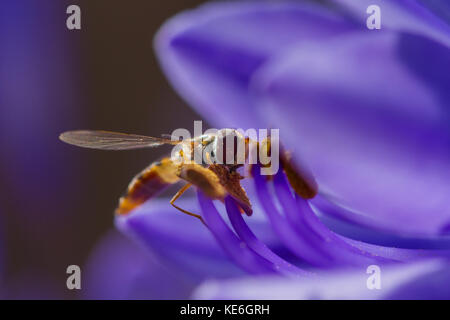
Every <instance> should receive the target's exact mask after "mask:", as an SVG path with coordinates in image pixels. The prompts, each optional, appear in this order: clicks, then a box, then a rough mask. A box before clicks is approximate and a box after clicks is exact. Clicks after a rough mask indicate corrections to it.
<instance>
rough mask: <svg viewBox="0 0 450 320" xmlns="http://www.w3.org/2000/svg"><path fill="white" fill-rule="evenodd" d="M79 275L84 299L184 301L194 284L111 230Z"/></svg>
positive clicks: (97, 246)
mask: <svg viewBox="0 0 450 320" xmlns="http://www.w3.org/2000/svg"><path fill="white" fill-rule="evenodd" d="M83 273H84V275H83V278H84V279H85V281H83V283H84V284H85V285H83V290H82V294H83V298H84V299H187V298H188V297H189V293H190V292H191V290H192V288H193V286H194V285H195V284H196V282H193V281H192V279H190V278H188V277H186V275H184V277H183V276H182V275H181V274H180V273H179V272H176V271H175V270H173V269H170V268H167V266H165V265H162V264H160V263H159V262H158V260H157V259H156V257H154V256H152V255H150V254H149V253H148V252H146V251H145V250H144V249H143V248H141V247H140V246H137V245H136V244H134V243H133V242H132V241H130V240H129V239H127V238H125V237H124V236H122V235H120V234H119V233H118V232H117V231H114V230H112V231H110V232H108V233H107V234H106V235H105V236H104V237H103V238H102V239H101V240H100V241H99V243H98V244H97V245H96V247H95V248H94V250H93V252H92V253H91V256H90V258H89V260H88V263H87V265H86V266H85V267H84V268H83Z"/></svg>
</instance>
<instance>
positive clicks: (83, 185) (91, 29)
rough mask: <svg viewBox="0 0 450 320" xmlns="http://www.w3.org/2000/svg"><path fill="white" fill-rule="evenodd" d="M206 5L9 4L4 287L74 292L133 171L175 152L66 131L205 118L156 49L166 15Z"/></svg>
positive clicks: (0, 87)
mask: <svg viewBox="0 0 450 320" xmlns="http://www.w3.org/2000/svg"><path fill="white" fill-rule="evenodd" d="M200 3H201V1H196V0H184V1H180V0H171V1H148V0H133V1H123V0H122V1H112V0H95V1H92V0H86V1H80V0H74V1H50V0H42V1H13V0H6V1H2V4H1V5H0V6H1V7H0V9H1V11H0V18H1V22H0V27H1V28H0V29H1V31H0V35H1V37H0V45H1V49H0V51H1V53H0V57H1V59H0V64H1V65H0V107H1V109H0V110H1V113H0V116H1V118H0V137H1V138H0V139H1V140H0V141H1V143H2V157H1V159H0V168H1V169H0V170H1V171H0V174H1V177H2V179H1V180H0V195H1V196H0V200H1V204H2V205H1V208H0V236H1V237H2V238H3V240H1V243H2V247H3V249H2V250H3V252H4V253H3V258H1V259H0V262H1V261H3V263H2V264H3V269H4V270H3V277H0V279H1V278H3V283H2V290H0V295H3V297H6V298H69V299H70V298H77V294H78V292H77V291H76V290H74V291H69V290H67V288H66V278H67V274H66V268H67V266H68V265H71V264H76V265H80V266H83V264H84V263H85V262H86V259H87V258H88V256H89V253H90V252H91V249H92V248H93V246H94V245H95V243H96V242H97V241H98V239H100V237H101V236H102V235H103V234H104V233H105V232H106V231H107V230H109V229H111V228H112V227H113V211H114V208H115V207H116V204H117V201H118V198H119V196H120V195H121V194H122V193H123V192H124V191H125V188H126V186H127V184H128V183H129V181H130V180H131V178H132V177H133V176H134V175H135V174H136V173H138V172H139V171H140V170H142V169H143V168H144V167H145V166H147V165H148V164H149V163H150V162H151V161H153V160H155V159H157V158H158V157H159V156H161V155H162V154H163V152H167V149H166V150H138V151H128V152H106V151H103V152H102V151H94V150H87V149H80V148H75V147H73V146H69V145H66V144H63V143H62V142H60V141H59V140H58V134H59V133H60V132H62V131H66V130H73V129H105V130H113V131H123V132H130V133H139V134H144V135H153V136H160V135H161V134H163V133H171V132H172V131H173V130H174V129H176V128H179V127H182V128H187V129H189V130H192V128H193V121H194V120H198V119H201V117H200V116H199V115H197V114H195V113H194V112H193V111H192V110H191V109H190V108H189V107H188V106H187V105H186V104H185V103H184V102H183V101H182V100H181V99H180V98H179V97H178V96H177V94H176V93H175V92H174V91H173V89H172V88H171V87H170V86H169V84H168V82H167V80H166V79H165V77H164V75H163V74H162V72H161V70H160V68H159V66H158V63H157V61H156V58H155V55H154V52H153V48H152V39H153V36H154V34H155V32H156V31H157V29H158V27H159V26H160V25H161V24H162V23H163V22H164V20H166V19H167V18H169V17H171V16H172V15H174V14H176V13H178V12H180V11H182V10H184V9H188V8H192V7H195V6H197V5H198V4H200ZM70 4H76V5H79V6H80V8H81V30H68V29H67V28H66V19H67V16H68V15H67V14H66V8H67V6H68V5H70ZM0 252H1V250H0ZM0 284H1V282H0Z"/></svg>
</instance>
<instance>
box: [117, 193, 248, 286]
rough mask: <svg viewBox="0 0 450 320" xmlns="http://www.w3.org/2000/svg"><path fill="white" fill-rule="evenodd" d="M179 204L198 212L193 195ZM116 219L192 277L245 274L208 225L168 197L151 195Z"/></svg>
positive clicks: (149, 246)
mask: <svg viewBox="0 0 450 320" xmlns="http://www.w3.org/2000/svg"><path fill="white" fill-rule="evenodd" d="M177 205H178V206H180V207H181V208H184V209H186V210H189V211H191V212H199V208H198V206H196V201H195V199H192V198H183V199H179V200H178V201H177ZM115 221H116V226H117V228H118V229H119V230H120V231H122V232H123V233H125V234H126V235H128V236H130V237H131V238H133V239H135V240H136V241H137V242H138V243H141V244H143V245H144V246H145V247H146V248H148V249H149V250H150V251H151V252H153V253H155V254H157V255H158V256H159V257H160V258H161V260H162V261H164V262H165V263H167V264H169V265H172V266H173V267H177V266H178V268H182V269H183V270H184V271H185V272H186V273H189V274H191V275H192V277H193V278H194V277H199V278H204V277H208V276H214V277H229V276H236V275H239V274H242V271H240V270H239V269H238V268H237V267H236V266H235V265H234V264H233V263H231V261H230V260H229V259H228V258H227V256H226V255H225V254H224V253H223V251H222V249H221V248H220V246H219V245H218V244H217V242H216V241H215V239H214V237H213V236H212V235H211V233H210V232H209V231H208V229H207V228H206V227H205V226H204V225H203V224H202V223H201V222H200V221H199V220H198V219H196V218H193V217H190V216H188V215H185V214H182V213H181V212H179V211H178V210H176V209H175V208H173V207H172V206H171V205H170V203H169V200H168V199H152V200H150V201H148V202H147V203H145V204H144V205H142V206H141V207H138V208H137V209H135V210H134V211H132V212H130V213H129V214H127V215H125V216H116V218H115Z"/></svg>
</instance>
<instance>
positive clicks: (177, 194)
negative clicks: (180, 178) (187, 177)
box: [170, 183, 206, 226]
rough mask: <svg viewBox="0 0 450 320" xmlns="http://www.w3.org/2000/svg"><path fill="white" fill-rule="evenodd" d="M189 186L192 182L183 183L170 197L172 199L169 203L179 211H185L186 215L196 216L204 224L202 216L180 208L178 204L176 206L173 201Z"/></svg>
mask: <svg viewBox="0 0 450 320" xmlns="http://www.w3.org/2000/svg"><path fill="white" fill-rule="evenodd" d="M191 186H192V184H190V183H187V184H185V185H184V186H183V187H182V188H181V189H180V190H178V192H177V193H176V194H175V195H174V196H173V197H172V199H171V200H170V204H171V205H172V206H173V207H174V208H175V209H178V210H179V211H181V212H183V213H185V214H187V215H190V216H192V217H196V218H198V219H199V220H200V221H201V222H202V223H203V224H204V225H205V226H206V223H205V221H203V218H202V217H201V216H200V215H198V214H195V213H192V212H189V211H187V210H184V209H182V208H180V207H179V206H177V205H176V204H175V201H176V200H177V199H178V198H179V197H181V196H182V195H183V193H184V192H185V191H186V190H187V189H189V187H191Z"/></svg>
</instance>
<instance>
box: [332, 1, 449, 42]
mask: <svg viewBox="0 0 450 320" xmlns="http://www.w3.org/2000/svg"><path fill="white" fill-rule="evenodd" d="M335 2H336V3H337V4H339V5H341V6H343V7H344V8H345V9H347V10H348V11H350V12H351V13H352V14H353V17H354V18H356V19H357V20H359V21H360V26H361V29H362V31H366V32H371V31H369V30H367V28H366V19H367V17H369V14H367V13H366V10H367V8H368V7H369V6H371V5H377V6H378V7H379V8H380V12H381V30H384V29H387V30H395V31H407V32H411V33H414V34H417V35H423V36H427V37H430V38H432V39H434V40H436V41H439V42H441V43H443V44H446V45H447V46H449V45H450V25H448V24H446V23H445V22H444V21H443V20H441V19H440V18H439V16H437V15H436V14H437V11H438V10H437V9H438V8H440V10H439V11H440V13H441V14H442V13H444V12H443V10H442V9H443V8H445V6H447V8H448V4H446V5H445V4H443V3H444V2H445V0H442V1H441V0H437V2H442V4H438V3H436V1H435V0H431V1H430V0H419V1H418V0H397V1H391V0H359V1H353V0H336V1H335ZM433 2H434V3H433ZM430 9H434V11H433V10H430ZM447 13H448V11H447Z"/></svg>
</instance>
